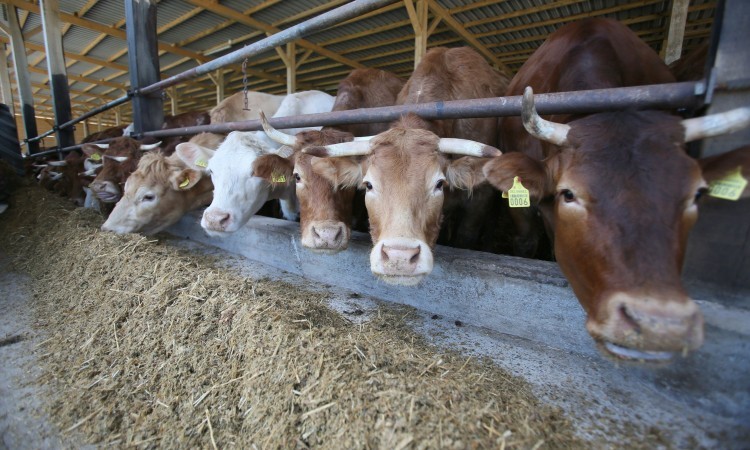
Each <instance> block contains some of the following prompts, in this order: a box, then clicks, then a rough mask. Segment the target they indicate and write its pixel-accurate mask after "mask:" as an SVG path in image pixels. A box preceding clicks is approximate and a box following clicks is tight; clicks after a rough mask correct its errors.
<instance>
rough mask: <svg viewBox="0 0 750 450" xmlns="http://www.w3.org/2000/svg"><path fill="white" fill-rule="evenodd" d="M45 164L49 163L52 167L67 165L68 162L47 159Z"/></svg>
mask: <svg viewBox="0 0 750 450" xmlns="http://www.w3.org/2000/svg"><path fill="white" fill-rule="evenodd" d="M47 164H49V165H50V166H52V167H63V166H67V165H68V162H67V161H47Z"/></svg>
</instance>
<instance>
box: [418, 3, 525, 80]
mask: <svg viewBox="0 0 750 450" xmlns="http://www.w3.org/2000/svg"><path fill="white" fill-rule="evenodd" d="M427 2H428V3H429V5H430V11H432V13H433V14H434V15H435V16H437V17H440V18H441V19H443V22H445V24H446V25H448V27H449V28H450V29H452V30H453V31H454V32H456V33H457V34H458V35H459V36H461V37H462V38H464V40H465V41H466V42H468V43H469V44H470V45H471V46H472V47H474V49H475V50H477V51H478V52H479V53H481V54H482V55H483V56H484V57H485V58H487V59H489V60H490V62H491V63H492V64H493V65H494V66H495V67H497V69H498V70H500V71H501V72H503V73H505V75H507V76H509V77H511V76H513V71H512V70H510V68H508V67H507V66H506V65H505V64H503V63H502V61H500V60H499V59H498V58H497V57H495V54H494V53H492V52H491V51H490V50H489V49H488V48H487V47H486V46H485V45H484V44H482V43H481V42H479V39H477V38H476V36H474V35H473V34H471V33H470V32H469V31H468V30H467V29H466V28H465V27H464V26H463V25H461V24H460V23H459V22H458V21H457V20H456V19H454V18H453V16H452V15H451V14H450V11H448V10H447V9H445V8H443V7H442V6H440V5H438V4H437V2H435V1H434V0H427Z"/></svg>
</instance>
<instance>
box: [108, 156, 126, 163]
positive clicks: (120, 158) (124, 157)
mask: <svg viewBox="0 0 750 450" xmlns="http://www.w3.org/2000/svg"><path fill="white" fill-rule="evenodd" d="M104 157H105V158H109V159H112V160H114V161H117V162H120V163H121V162H125V161H127V160H128V157H127V156H110V155H104Z"/></svg>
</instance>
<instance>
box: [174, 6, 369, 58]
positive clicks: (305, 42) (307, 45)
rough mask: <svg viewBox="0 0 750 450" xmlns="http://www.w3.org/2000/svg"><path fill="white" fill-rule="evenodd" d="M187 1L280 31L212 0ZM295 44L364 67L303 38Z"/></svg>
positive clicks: (229, 16) (233, 17)
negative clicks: (211, 0)
mask: <svg viewBox="0 0 750 450" xmlns="http://www.w3.org/2000/svg"><path fill="white" fill-rule="evenodd" d="M186 1H187V2H188V3H190V4H191V5H194V6H200V7H203V8H205V9H206V10H208V11H211V12H212V13H214V14H218V15H220V16H223V17H226V18H228V19H232V20H235V21H237V22H239V23H242V24H245V25H247V26H250V27H252V28H255V29H257V30H261V31H263V32H265V33H271V34H275V33H278V32H279V31H281V30H280V29H279V28H276V27H275V26H273V25H268V24H266V23H263V22H261V21H259V20H256V19H253V18H252V17H249V16H245V15H243V14H242V13H240V12H239V11H237V10H234V9H232V8H229V7H226V6H224V5H221V4H219V3H213V2H207V1H205V0H186ZM296 43H297V45H299V46H300V47H303V48H306V49H308V50H313V51H314V52H316V53H319V54H321V55H323V56H327V57H328V58H330V59H332V60H334V61H337V62H339V63H341V64H345V65H347V66H351V67H354V68H356V69H361V68H364V67H365V66H363V65H362V64H360V63H358V62H356V61H354V60H351V59H349V58H346V57H344V56H341V55H339V54H338V53H336V52H333V51H331V50H328V49H326V48H323V47H322V46H320V45H317V44H314V43H312V42H310V41H308V40H305V39H298V40H297V41H296Z"/></svg>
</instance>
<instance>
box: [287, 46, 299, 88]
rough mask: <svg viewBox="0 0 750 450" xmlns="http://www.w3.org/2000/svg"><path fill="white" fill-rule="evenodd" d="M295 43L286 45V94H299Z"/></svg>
mask: <svg viewBox="0 0 750 450" xmlns="http://www.w3.org/2000/svg"><path fill="white" fill-rule="evenodd" d="M296 56H297V55H296V54H295V45H294V42H289V43H287V44H286V93H287V94H294V93H295V92H297V61H296V59H297V58H296Z"/></svg>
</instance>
